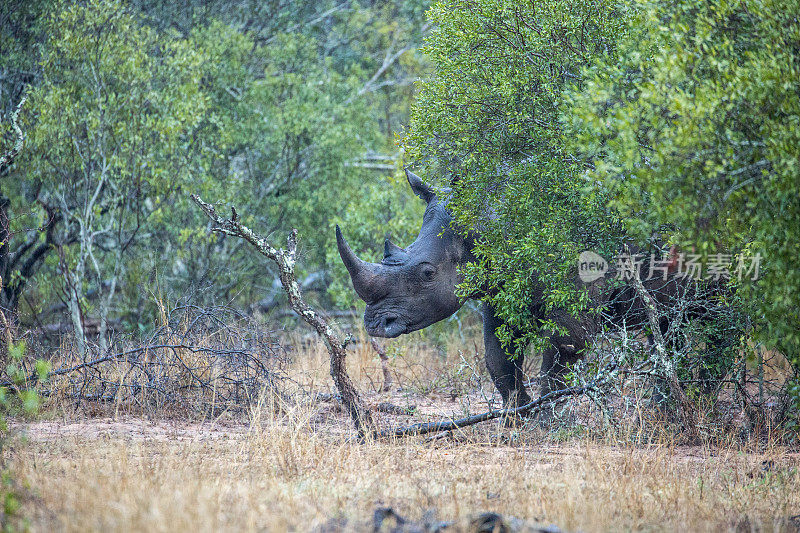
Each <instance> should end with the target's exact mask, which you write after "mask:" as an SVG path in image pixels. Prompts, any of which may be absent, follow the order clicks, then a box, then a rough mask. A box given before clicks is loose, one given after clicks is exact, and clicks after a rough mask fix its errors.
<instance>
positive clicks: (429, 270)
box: [422, 265, 436, 281]
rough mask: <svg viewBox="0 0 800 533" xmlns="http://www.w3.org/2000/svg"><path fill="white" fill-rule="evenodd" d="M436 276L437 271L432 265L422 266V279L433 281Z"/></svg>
mask: <svg viewBox="0 0 800 533" xmlns="http://www.w3.org/2000/svg"><path fill="white" fill-rule="evenodd" d="M435 276H436V269H435V268H434V267H433V266H432V265H422V278H423V279H424V280H425V281H433V278H434V277H435Z"/></svg>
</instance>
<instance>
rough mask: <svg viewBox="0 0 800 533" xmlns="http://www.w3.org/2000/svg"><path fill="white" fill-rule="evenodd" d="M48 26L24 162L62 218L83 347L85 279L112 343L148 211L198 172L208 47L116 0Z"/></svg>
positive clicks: (63, 252)
mask: <svg viewBox="0 0 800 533" xmlns="http://www.w3.org/2000/svg"><path fill="white" fill-rule="evenodd" d="M47 33H48V35H49V39H48V41H47V43H46V44H45V50H46V51H45V53H44V54H43V58H42V62H41V71H42V74H41V76H42V77H41V82H40V84H39V85H38V86H37V87H36V89H35V90H33V91H32V93H31V102H32V106H31V107H33V108H35V110H36V115H35V121H32V127H30V135H29V139H28V148H27V150H26V151H25V153H24V158H23V159H22V164H21V165H19V170H18V172H19V174H20V178H21V181H23V182H25V183H33V184H36V189H37V191H38V195H41V197H42V198H43V199H44V200H43V201H44V202H45V203H46V204H47V205H51V206H54V207H55V208H57V209H58V211H59V213H60V217H61V218H62V219H63V224H62V226H61V228H62V235H61V236H60V239H59V241H58V246H59V248H60V252H59V257H60V261H59V270H60V273H61V275H62V277H63V281H64V287H65V292H66V299H67V303H68V309H69V313H70V317H71V320H72V323H73V326H74V329H75V333H76V338H77V341H78V349H79V351H80V352H83V351H84V349H85V346H84V345H85V341H84V335H83V322H84V315H85V313H86V312H87V304H86V300H85V294H86V292H87V289H88V286H89V284H90V283H91V284H93V285H94V286H95V287H96V288H97V290H98V291H99V293H100V297H99V304H98V306H97V307H98V310H97V313H98V315H99V320H100V345H101V348H105V347H106V343H107V340H106V329H107V319H108V315H109V310H110V308H111V305H112V302H113V300H114V297H115V293H116V287H117V285H118V283H119V281H120V280H121V279H122V278H124V276H125V271H126V263H127V259H128V256H129V254H130V252H131V251H132V250H134V249H135V248H136V246H137V245H138V244H139V243H140V242H146V240H147V239H146V232H145V231H144V230H143V227H144V226H145V225H146V223H147V220H148V218H149V217H151V216H154V215H156V214H157V213H158V211H159V210H161V209H163V208H164V202H166V201H167V200H168V198H169V196H170V193H171V192H172V191H175V190H176V189H177V188H178V187H179V186H180V185H181V184H182V183H186V182H187V180H189V179H190V177H193V176H192V175H191V173H190V170H191V168H192V167H191V164H190V162H188V161H187V160H186V159H185V158H184V155H185V154H186V153H187V150H186V148H187V146H188V145H189V144H190V143H191V141H192V139H191V133H192V129H193V128H194V127H195V126H196V125H197V124H198V123H199V121H200V120H201V118H202V117H203V115H204V112H205V108H206V97H205V95H204V94H203V93H202V92H201V90H200V76H201V72H202V71H201V68H200V67H201V65H202V63H203V58H202V56H200V55H199V54H198V53H197V51H196V50H195V48H194V47H193V46H191V45H190V43H189V42H188V41H186V40H182V39H170V40H167V41H165V40H163V39H160V38H159V36H158V35H157V34H156V33H155V32H154V31H153V30H151V29H148V28H147V27H145V26H142V25H141V24H139V23H138V21H137V20H136V19H135V18H134V17H133V16H132V15H131V14H130V13H129V12H127V11H126V10H125V9H124V6H123V5H122V4H121V3H119V2H116V1H106V0H94V1H92V2H88V3H86V4H76V5H72V6H69V7H66V8H65V9H63V10H61V11H59V12H58V13H57V14H54V15H53V16H52V17H51V19H50V21H49V22H48V24H47ZM201 177H202V176H201Z"/></svg>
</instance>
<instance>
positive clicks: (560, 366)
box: [540, 338, 581, 396]
mask: <svg viewBox="0 0 800 533" xmlns="http://www.w3.org/2000/svg"><path fill="white" fill-rule="evenodd" d="M557 340H562V341H563V340H564V339H563V338H559V339H557ZM551 343H552V344H553V345H552V346H550V347H549V348H547V349H546V350H545V351H544V352H542V368H541V370H540V381H541V384H542V387H541V393H540V396H544V395H545V394H548V393H550V392H553V391H557V390H560V389H563V388H564V387H565V383H564V374H565V373H566V370H567V366H568V365H571V364H573V363H575V362H577V361H578V360H579V359H580V358H581V356H580V354H578V353H577V350H575V349H574V348H572V346H574V344H566V343H562V344H556V343H553V339H551Z"/></svg>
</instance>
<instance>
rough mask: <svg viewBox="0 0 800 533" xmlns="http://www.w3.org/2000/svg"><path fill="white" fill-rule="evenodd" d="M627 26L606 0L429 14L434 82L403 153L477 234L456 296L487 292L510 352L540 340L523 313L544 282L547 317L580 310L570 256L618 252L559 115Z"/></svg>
mask: <svg viewBox="0 0 800 533" xmlns="http://www.w3.org/2000/svg"><path fill="white" fill-rule="evenodd" d="M626 17H627V11H626V10H625V9H624V8H623V7H622V6H621V5H620V4H618V3H616V2H613V1H601V2H591V3H587V2H578V1H568V2H560V1H559V2H555V1H535V2H526V3H519V2H515V1H511V0H477V1H476V0H442V1H439V2H437V3H436V4H434V6H433V7H432V8H431V11H430V18H431V21H432V22H433V23H434V24H435V25H436V29H435V30H434V31H433V33H432V36H431V38H430V40H429V44H428V47H427V49H426V51H427V52H428V54H429V55H430V57H431V60H432V61H433V63H434V65H435V67H436V76H435V78H433V79H432V80H430V81H428V82H426V83H424V84H422V86H421V87H420V93H419V98H418V101H417V104H416V105H415V108H414V112H413V115H412V123H411V131H410V134H409V136H408V137H407V138H406V147H407V149H408V151H409V153H410V155H411V157H412V158H415V159H417V160H419V161H421V162H422V163H423V164H424V167H425V169H426V170H427V177H428V178H432V177H434V176H444V180H445V182H447V181H449V182H450V183H451V184H452V185H453V187H454V192H453V194H452V197H451V200H450V207H451V209H452V211H453V213H454V215H455V217H456V220H457V222H458V223H459V224H460V226H461V227H462V228H476V229H478V230H479V233H480V236H481V239H480V241H479V242H478V243H477V245H476V248H475V252H476V255H477V261H476V262H475V263H474V264H472V265H470V266H469V268H467V269H466V271H465V275H466V280H465V282H464V284H463V286H462V289H461V290H462V292H463V293H464V294H465V295H467V294H470V293H473V292H475V291H476V290H483V291H486V290H488V294H489V296H487V299H488V300H489V301H490V303H491V304H492V305H493V306H494V307H495V308H496V309H497V311H498V314H499V316H500V317H501V318H502V319H503V321H504V322H505V325H504V326H502V327H501V329H500V330H499V331H498V333H499V334H500V335H501V337H504V338H505V339H506V341H507V342H508V340H509V339H510V337H511V336H510V333H511V329H512V328H516V329H517V330H518V332H520V333H524V335H522V336H521V337H520V338H519V341H518V344H517V346H515V347H510V348H516V349H523V348H524V347H525V346H526V345H527V343H528V341H529V340H531V339H534V338H538V337H539V331H540V328H539V324H538V323H537V322H536V321H535V320H533V319H532V316H531V314H530V305H529V304H530V302H531V300H532V295H533V294H534V293H536V292H538V291H539V290H540V289H541V287H542V285H543V286H544V288H545V291H544V292H545V296H546V306H547V307H548V308H551V309H552V308H556V307H560V308H566V309H568V310H570V311H572V312H574V313H577V312H579V311H580V310H582V309H584V308H585V306H586V303H587V298H586V295H585V293H584V292H583V291H581V290H579V289H578V288H577V287H576V286H575V284H574V282H573V281H572V280H573V279H574V277H573V276H572V275H571V274H570V271H571V270H572V269H573V268H574V264H575V258H576V257H577V255H578V253H580V252H581V251H582V250H586V249H595V250H598V251H601V252H603V251H607V250H609V249H610V247H611V246H616V245H618V243H619V235H620V233H621V231H620V230H621V228H620V226H619V224H618V222H617V219H616V217H615V216H614V214H613V212H611V211H610V210H608V209H607V208H606V197H605V195H604V193H603V191H598V190H589V189H587V188H586V183H585V182H584V180H583V179H582V176H581V174H582V171H583V169H582V167H581V165H580V163H579V161H578V159H577V158H576V157H575V156H574V154H572V153H571V152H570V151H569V149H568V147H567V143H566V139H565V135H564V131H563V130H564V128H563V125H562V123H561V121H560V117H559V113H560V111H561V107H562V106H561V97H562V92H563V91H564V89H565V88H567V87H569V86H571V85H574V84H575V83H577V82H578V81H579V80H580V75H581V68H582V67H583V66H585V65H587V64H589V63H590V62H591V61H592V60H593V59H594V58H596V57H598V56H603V55H607V54H611V53H613V50H614V46H615V39H616V35H617V33H618V32H619V31H620V29H621V28H624V25H625V19H626ZM551 327H555V326H554V325H552V324H551ZM545 329H547V328H545Z"/></svg>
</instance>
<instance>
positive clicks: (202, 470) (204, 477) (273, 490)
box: [11, 338, 800, 532]
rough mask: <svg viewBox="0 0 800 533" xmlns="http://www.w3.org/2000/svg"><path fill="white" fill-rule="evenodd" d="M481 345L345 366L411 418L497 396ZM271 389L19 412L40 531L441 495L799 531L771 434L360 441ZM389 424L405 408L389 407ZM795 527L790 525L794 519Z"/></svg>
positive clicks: (798, 484) (628, 523)
mask: <svg viewBox="0 0 800 533" xmlns="http://www.w3.org/2000/svg"><path fill="white" fill-rule="evenodd" d="M294 344H295V345H297V346H301V347H300V348H298V349H297V350H296V351H294V352H292V353H291V356H292V358H293V363H292V367H291V370H290V374H291V375H292V376H293V378H294V379H295V380H296V381H297V387H298V388H302V389H304V390H316V391H319V390H330V387H331V386H330V378H329V377H328V375H327V354H326V353H325V352H324V348H322V347H321V346H319V345H318V344H317V343H316V342H313V341H312V342H306V343H301V342H299V341H298V340H297V339H295V341H294ZM465 346H470V347H472V346H474V343H472V342H471V341H468V342H466V343H464V342H462V341H460V340H457V339H455V338H453V339H451V340H450V341H449V342H445V343H442V344H440V345H439V347H438V348H431V347H430V346H429V345H426V344H424V343H422V342H420V339H419V338H410V339H406V340H403V341H401V342H400V343H397V344H394V345H392V347H391V349H390V353H395V354H398V353H404V354H405V355H404V356H402V357H400V356H396V357H393V358H392V362H391V364H392V368H393V371H394V373H395V374H396V381H395V383H396V385H397V386H399V387H401V388H402V390H400V391H395V392H393V393H391V394H379V393H377V392H374V391H376V390H378V389H379V388H380V376H381V372H380V367H379V362H378V360H377V357H375V355H374V353H373V352H372V351H371V350H370V349H369V345H368V343H361V344H359V345H357V347H356V349H355V350H354V352H353V354H352V355H351V356H350V357H349V358H348V364H349V370H350V372H351V375H352V377H353V378H354V380H355V381H356V382H357V383H358V384H359V386H360V387H361V390H362V391H365V392H366V400H367V403H369V404H371V405H375V404H377V403H378V402H381V401H386V400H387V399H390V400H391V401H392V402H393V403H397V404H404V405H405V404H415V405H417V406H418V407H419V414H418V415H417V416H416V417H415V418H416V419H424V418H425V416H426V415H433V414H436V415H437V416H449V415H453V414H460V413H463V412H465V411H472V412H475V411H477V410H479V409H483V407H485V406H486V404H487V403H490V402H492V401H496V398H494V396H493V393H492V388H491V386H490V385H489V383H488V382H487V380H486V378H485V375H483V370H482V366H481V365H480V363H479V361H477V360H476V357H475V353H474V352H475V351H476V350H474V349H472V348H469V349H466V350H465ZM296 398H297V403H294V404H289V403H286V402H283V403H278V402H279V400H277V399H276V398H275V397H274V396H267V395H265V396H263V397H262V401H261V402H260V403H259V404H258V405H255V406H254V407H253V408H252V409H251V412H250V413H249V416H248V417H247V419H246V420H241V419H237V418H235V417H227V416H222V417H219V418H217V419H216V420H207V421H205V422H201V421H191V422H190V421H186V420H160V421H152V420H146V419H142V418H125V417H121V418H103V419H97V418H93V419H90V418H86V417H85V416H83V415H80V414H78V415H75V414H74V410H67V409H66V408H65V407H64V406H50V410H49V413H50V419H49V420H46V421H38V422H28V423H17V424H16V428H17V429H18V430H19V431H21V432H22V433H25V434H27V442H26V443H25V444H22V445H19V446H17V447H16V449H15V450H14V452H13V454H12V462H11V466H12V468H13V470H14V471H15V473H16V475H17V477H18V479H19V480H20V481H21V482H22V483H24V484H25V485H27V486H28V487H30V489H29V491H30V497H29V498H27V499H26V500H25V504H24V505H25V508H24V510H25V512H26V513H27V514H28V515H29V516H30V517H31V526H32V529H34V530H38V531H51V530H66V531H98V530H103V531H107V530H124V531H193V532H198V531H218V530H247V531H253V530H267V531H285V530H300V531H306V530H311V529H314V528H316V527H322V526H325V527H327V528H330V529H328V530H331V531H335V530H338V529H336V528H338V527H344V529H345V530H369V528H370V527H371V522H370V520H371V516H372V511H373V510H374V509H375V508H376V507H377V506H381V505H388V506H392V507H394V508H395V509H396V510H397V511H398V512H399V513H400V514H402V515H404V516H406V517H408V518H411V519H419V518H420V517H421V516H422V515H423V513H424V512H425V511H426V510H429V509H433V510H435V511H436V512H437V514H438V516H439V517H440V518H441V519H448V520H455V521H456V523H457V524H456V525H457V526H458V527H459V528H460V529H462V530H463V529H466V527H467V524H468V520H469V517H470V516H474V515H475V514H477V513H480V512H484V511H496V512H499V513H502V514H503V515H506V516H515V517H519V518H523V519H525V520H527V521H530V522H531V523H534V522H537V523H545V524H549V523H553V524H557V525H558V526H559V527H560V528H562V529H563V530H567V531H572V530H583V531H620V530H623V531H624V530H649V531H656V530H658V531H662V530H663V531H673V530H678V531H727V530H734V531H751V530H753V531H767V530H768V531H773V530H775V531H792V530H796V525H795V524H794V523H793V522H792V521H791V519H790V517H792V516H794V515H797V514H799V513H800V470H799V469H798V466H800V457H798V455H796V454H794V453H791V450H788V449H786V448H782V447H779V446H777V445H775V444H769V443H768V442H766V443H765V442H764V441H761V442H758V443H752V444H749V445H744V444H731V445H730V446H727V447H722V448H721V447H714V446H711V445H708V446H701V447H680V446H675V445H674V444H672V443H671V442H670V441H669V440H667V439H662V440H659V439H655V440H652V441H651V444H650V445H648V446H634V445H631V444H626V443H625V442H624V441H625V439H618V438H616V439H611V438H610V437H607V436H606V437H598V436H597V435H594V436H593V437H591V438H590V437H587V436H571V437H570V436H569V435H566V434H561V435H560V437H561V440H560V441H559V439H558V438H555V437H553V436H552V435H549V436H548V435H544V434H543V433H541V432H539V431H536V430H533V431H528V432H524V433H523V432H515V431H513V430H508V429H501V428H500V427H499V425H497V424H496V423H486V424H483V425H481V426H476V427H473V428H468V429H466V430H464V431H463V432H461V433H459V434H456V435H452V436H448V437H446V438H441V439H436V440H430V441H425V440H424V439H423V438H416V439H408V440H404V441H394V442H374V441H373V442H368V443H365V444H359V443H357V442H354V441H353V440H352V439H350V437H351V436H352V430H351V427H350V423H349V421H348V420H347V418H346V415H344V414H343V413H341V412H340V411H339V410H338V409H337V408H336V406H335V405H334V404H331V403H325V402H322V403H319V402H316V403H315V402H309V401H308V400H307V399H306V398H305V397H304V396H301V395H297V396H296ZM383 420H384V421H385V422H386V423H390V422H391V423H400V422H403V421H405V420H406V417H389V416H388V415H385V416H383ZM793 528H794V529H793Z"/></svg>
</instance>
